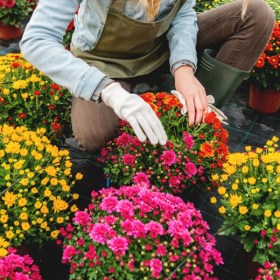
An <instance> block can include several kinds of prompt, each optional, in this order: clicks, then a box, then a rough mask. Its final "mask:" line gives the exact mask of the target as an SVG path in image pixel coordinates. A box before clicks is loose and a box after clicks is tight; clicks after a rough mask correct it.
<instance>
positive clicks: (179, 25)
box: [167, 0, 198, 69]
mask: <svg viewBox="0 0 280 280" xmlns="http://www.w3.org/2000/svg"><path fill="white" fill-rule="evenodd" d="M194 6H195V0H186V1H185V3H184V4H183V6H182V7H181V8H180V10H179V11H178V12H177V14H176V16H175V17H174V18H173V20H172V23H171V26H170V28H169V30H168V32H167V39H168V41H169V49H170V58H169V64H170V68H171V69H173V67H174V65H175V64H176V63H178V62H182V61H189V62H191V63H192V64H193V65H194V69H196V65H197V54H196V41H197V32H198V26H197V16H196V13H195V11H194V9H193V7H194Z"/></svg>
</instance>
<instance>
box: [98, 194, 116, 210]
mask: <svg viewBox="0 0 280 280" xmlns="http://www.w3.org/2000/svg"><path fill="white" fill-rule="evenodd" d="M117 205H118V199H117V198H116V197H115V196H111V197H104V198H103V200H102V202H101V204H100V209H101V210H103V211H107V212H108V213H112V211H114V210H115V209H116V207H117Z"/></svg>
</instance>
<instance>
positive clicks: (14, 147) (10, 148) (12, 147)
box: [5, 141, 20, 154]
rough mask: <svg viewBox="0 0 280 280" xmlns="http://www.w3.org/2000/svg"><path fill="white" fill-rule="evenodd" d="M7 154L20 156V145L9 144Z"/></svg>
mask: <svg viewBox="0 0 280 280" xmlns="http://www.w3.org/2000/svg"><path fill="white" fill-rule="evenodd" d="M5 152H6V153H7V154H9V153H10V154H19V152H20V144H19V143H17V142H13V141H11V142H10V143H7V145H6V149H5Z"/></svg>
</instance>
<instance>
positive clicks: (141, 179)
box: [133, 171, 150, 185]
mask: <svg viewBox="0 0 280 280" xmlns="http://www.w3.org/2000/svg"><path fill="white" fill-rule="evenodd" d="M133 182H134V183H135V184H139V185H142V184H144V185H150V181H149V178H148V176H147V175H146V174H145V173H143V172H142V171H140V172H138V173H137V174H136V175H135V176H134V177H133Z"/></svg>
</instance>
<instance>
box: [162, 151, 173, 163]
mask: <svg viewBox="0 0 280 280" xmlns="http://www.w3.org/2000/svg"><path fill="white" fill-rule="evenodd" d="M160 159H161V160H162V161H163V164H164V165H168V166H170V165H172V164H173V163H175V161H176V153H175V152H174V151H173V150H167V151H165V152H164V153H163V154H162V155H161V157H160Z"/></svg>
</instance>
